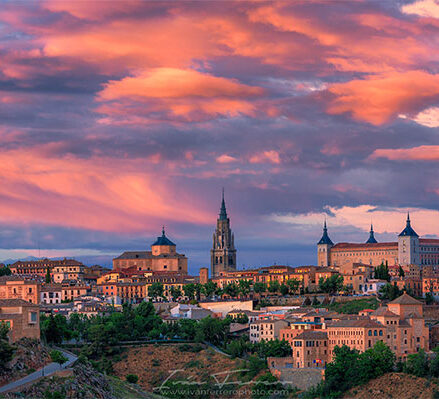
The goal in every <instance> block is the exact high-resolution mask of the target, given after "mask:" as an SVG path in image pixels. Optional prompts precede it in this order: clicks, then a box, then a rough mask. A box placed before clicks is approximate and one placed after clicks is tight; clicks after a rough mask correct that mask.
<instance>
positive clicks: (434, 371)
mask: <svg viewBox="0 0 439 399" xmlns="http://www.w3.org/2000/svg"><path fill="white" fill-rule="evenodd" d="M403 371H404V372H405V373H408V374H413V375H415V376H416V377H428V378H430V377H439V347H436V348H434V349H433V356H432V357H429V356H427V355H426V353H425V351H424V350H423V349H420V350H419V352H418V353H415V354H413V355H408V356H407V361H406V362H405V363H404V365H403Z"/></svg>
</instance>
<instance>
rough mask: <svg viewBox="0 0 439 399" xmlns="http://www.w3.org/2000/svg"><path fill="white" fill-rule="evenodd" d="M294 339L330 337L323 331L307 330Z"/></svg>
mask: <svg viewBox="0 0 439 399" xmlns="http://www.w3.org/2000/svg"><path fill="white" fill-rule="evenodd" d="M294 339H328V333H325V332H323V331H315V330H305V331H304V332H303V333H301V334H299V335H297V336H296V337H294Z"/></svg>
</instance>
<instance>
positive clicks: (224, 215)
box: [219, 187, 227, 220]
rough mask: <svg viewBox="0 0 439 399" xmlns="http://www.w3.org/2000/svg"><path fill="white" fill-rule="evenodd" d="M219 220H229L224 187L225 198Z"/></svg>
mask: <svg viewBox="0 0 439 399" xmlns="http://www.w3.org/2000/svg"><path fill="white" fill-rule="evenodd" d="M219 219H220V220H226V219H227V211H226V202H225V201H224V187H223V196H222V201H221V210H220V213H219Z"/></svg>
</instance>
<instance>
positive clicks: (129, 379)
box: [125, 374, 139, 384]
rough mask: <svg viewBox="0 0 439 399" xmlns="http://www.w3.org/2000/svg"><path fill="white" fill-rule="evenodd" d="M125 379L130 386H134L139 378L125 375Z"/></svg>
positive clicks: (133, 375)
mask: <svg viewBox="0 0 439 399" xmlns="http://www.w3.org/2000/svg"><path fill="white" fill-rule="evenodd" d="M125 378H126V380H127V381H128V382H129V383H130V384H136V383H137V381H139V377H138V376H137V375H136V374H127V376H126V377H125Z"/></svg>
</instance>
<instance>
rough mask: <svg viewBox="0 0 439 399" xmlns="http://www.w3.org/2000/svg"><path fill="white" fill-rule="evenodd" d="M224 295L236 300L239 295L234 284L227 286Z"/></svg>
mask: <svg viewBox="0 0 439 399" xmlns="http://www.w3.org/2000/svg"><path fill="white" fill-rule="evenodd" d="M223 291H224V294H226V295H229V296H230V297H231V298H236V297H237V296H238V293H239V288H238V286H237V285H236V284H235V283H233V282H232V283H229V284H227V285H226V286H225V287H224V289H223Z"/></svg>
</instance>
